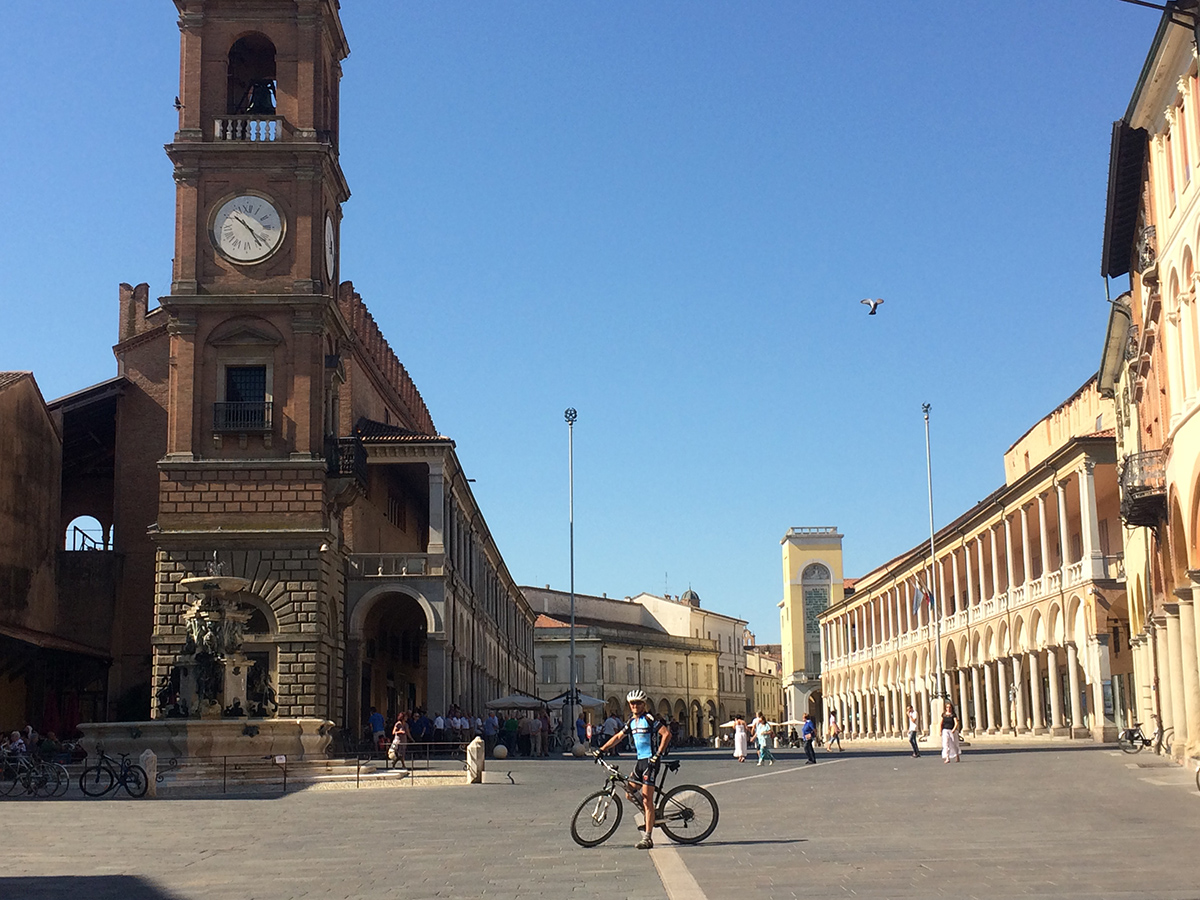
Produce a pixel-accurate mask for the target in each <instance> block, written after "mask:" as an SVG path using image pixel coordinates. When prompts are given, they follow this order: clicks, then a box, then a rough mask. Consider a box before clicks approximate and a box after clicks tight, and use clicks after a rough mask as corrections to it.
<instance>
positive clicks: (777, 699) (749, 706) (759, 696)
mask: <svg viewBox="0 0 1200 900" xmlns="http://www.w3.org/2000/svg"><path fill="white" fill-rule="evenodd" d="M782 671H783V650H782V647H781V646H780V645H779V644H756V643H754V640H753V635H750V637H749V639H748V640H747V643H746V680H745V684H746V717H747V719H749V718H750V717H751V716H756V715H758V714H759V713H762V714H763V715H765V716H766V717H767V721H768V722H782V721H784V720H785V719H786V718H787V717H786V716H785V715H784V713H783V678H782V677H781V675H780V673H781V672H782Z"/></svg>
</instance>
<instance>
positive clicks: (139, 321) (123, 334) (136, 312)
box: [117, 281, 150, 343]
mask: <svg viewBox="0 0 1200 900" xmlns="http://www.w3.org/2000/svg"><path fill="white" fill-rule="evenodd" d="M117 291H118V297H119V298H120V299H119V301H118V302H119V304H120V307H121V321H120V323H119V325H118V328H117V342H118V343H119V342H121V341H127V340H129V339H130V338H131V337H134V336H136V335H138V334H141V333H142V332H143V331H145V330H146V312H147V310H148V309H149V307H150V285H148V284H146V283H145V282H144V281H143V282H142V283H141V284H139V285H138V286H137V287H130V286H129V285H128V284H125V283H124V282H122V283H121V285H120V287H119V288H118V289H117Z"/></svg>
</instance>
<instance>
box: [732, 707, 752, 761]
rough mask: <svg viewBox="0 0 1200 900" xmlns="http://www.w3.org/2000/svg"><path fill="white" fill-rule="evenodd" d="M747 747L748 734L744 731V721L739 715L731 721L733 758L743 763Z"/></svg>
mask: <svg viewBox="0 0 1200 900" xmlns="http://www.w3.org/2000/svg"><path fill="white" fill-rule="evenodd" d="M748 745H749V733H748V732H747V731H746V720H745V719H744V718H742V716H741V714H740V713H739V714H738V715H737V717H736V718H735V719H734V720H733V758H734V759H736V760H737V761H738V762H740V763H744V762H745V761H746V749H747V747H748Z"/></svg>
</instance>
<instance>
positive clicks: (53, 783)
mask: <svg viewBox="0 0 1200 900" xmlns="http://www.w3.org/2000/svg"><path fill="white" fill-rule="evenodd" d="M35 775H36V778H37V789H36V790H35V793H36V794H37V796H39V797H53V796H54V795H55V794H57V793H58V786H59V783H60V782H61V780H62V773H61V772H59V771H58V768H57V767H55V766H53V765H51V764H50V763H47V762H43V763H39V764H38V767H37V771H36V773H35Z"/></svg>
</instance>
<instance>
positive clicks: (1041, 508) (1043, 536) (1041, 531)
mask: <svg viewBox="0 0 1200 900" xmlns="http://www.w3.org/2000/svg"><path fill="white" fill-rule="evenodd" d="M1038 540H1039V542H1040V544H1041V548H1042V567H1041V568H1042V570H1041V572H1039V573H1038V578H1041V579H1042V580H1045V578H1046V567H1047V566H1048V565H1050V535H1049V533H1047V531H1046V495H1045V494H1038ZM1039 693H1040V692H1039Z"/></svg>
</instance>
